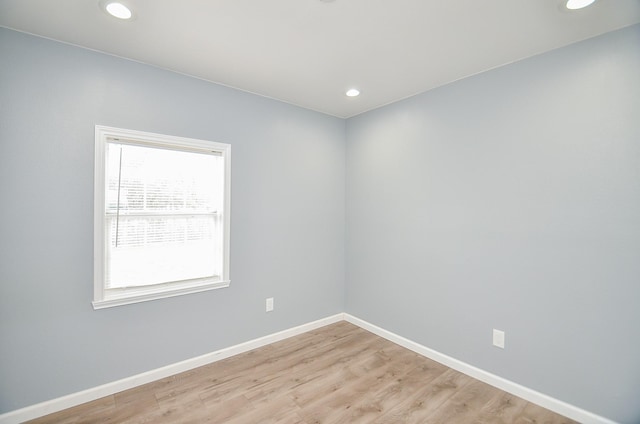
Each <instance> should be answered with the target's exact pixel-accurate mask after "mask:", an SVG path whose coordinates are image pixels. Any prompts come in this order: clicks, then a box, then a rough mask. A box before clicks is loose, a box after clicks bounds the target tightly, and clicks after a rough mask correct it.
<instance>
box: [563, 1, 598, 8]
mask: <svg viewBox="0 0 640 424" xmlns="http://www.w3.org/2000/svg"><path fill="white" fill-rule="evenodd" d="M594 1H596V0H567V9H571V10H575V9H582V8H583V7H587V6H589V5H590V4H591V3H593V2H594Z"/></svg>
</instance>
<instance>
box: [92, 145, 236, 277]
mask: <svg viewBox="0 0 640 424" xmlns="http://www.w3.org/2000/svg"><path fill="white" fill-rule="evenodd" d="M105 156H106V175H105V184H106V187H105V192H106V193H105V211H104V213H105V231H106V234H105V241H106V243H105V248H106V252H105V288H106V289H118V288H128V287H142V286H151V285H159V284H165V283H170V282H184V281H197V280H199V279H207V280H209V281H211V280H216V279H221V278H222V275H223V269H222V267H223V254H222V249H223V248H224V246H223V225H224V220H223V216H222V215H223V211H224V207H223V202H224V184H223V183H222V182H223V181H224V158H223V157H222V156H221V155H220V154H217V153H216V152H202V151H188V150H174V149H169V148H160V147H156V146H143V145H136V144H130V143H128V142H126V141H122V140H113V139H110V140H108V142H107V143H106V152H105Z"/></svg>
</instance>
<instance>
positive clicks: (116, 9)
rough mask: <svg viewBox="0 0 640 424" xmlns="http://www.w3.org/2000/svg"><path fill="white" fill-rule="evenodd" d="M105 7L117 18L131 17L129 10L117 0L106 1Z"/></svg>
mask: <svg viewBox="0 0 640 424" xmlns="http://www.w3.org/2000/svg"><path fill="white" fill-rule="evenodd" d="M105 9H106V10H107V12H109V14H110V15H111V16H115V17H116V18H119V19H131V10H129V8H128V7H127V6H125V5H124V4H122V3H118V2H115V1H114V2H110V3H107V5H106V6H105Z"/></svg>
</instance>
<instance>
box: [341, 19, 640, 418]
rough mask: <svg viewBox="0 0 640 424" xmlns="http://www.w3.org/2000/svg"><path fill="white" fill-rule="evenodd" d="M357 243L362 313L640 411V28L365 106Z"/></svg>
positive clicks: (600, 402) (447, 349)
mask: <svg viewBox="0 0 640 424" xmlns="http://www.w3.org/2000/svg"><path fill="white" fill-rule="evenodd" d="M346 253H347V299H346V305H347V312H349V313H351V314H354V315H356V316H358V317H360V318H362V319H365V320H367V321H370V322H372V323H374V324H377V325H379V326H381V327H383V328H385V329H388V330H390V331H393V332H395V333H397V334H400V335H402V336H405V337H407V338H409V339H412V340H414V341H417V342H419V343H421V344H423V345H426V346H428V347H430V348H433V349H435V350H437V351H440V352H442V353H444V354H447V355H450V356H452V357H454V358H458V359H460V360H462V361H465V362H467V363H469V364H472V365H475V366H477V367H479V368H482V369H484V370H487V371H489V372H492V373H494V374H497V375H499V376H502V377H505V378H507V379H509V380H512V381H514V382H517V383H520V384H522V385H524V386H527V387H530V388H533V389H535V390H538V391H540V392H543V393H546V394H548V395H550V396H553V397H555V398H558V399H561V400H564V401H567V402H569V403H571V404H574V405H577V406H579V407H582V408H584V409H586V410H589V411H593V412H595V413H597V414H601V415H604V416H606V417H609V418H612V419H615V420H618V421H620V422H625V423H638V422H640V406H639V405H640V404H639V400H640V305H639V301H640V26H638V25H636V26H634V27H631V28H627V29H624V30H621V31H618V32H614V33H609V34H608V35H605V36H602V37H599V38H595V39H591V40H587V41H585V42H582V43H579V44H575V45H572V46H569V47H566V48H562V49H559V50H556V51H552V52H549V53H547V54H543V55H540V56H537V57H533V58H530V59H527V60H524V61H521V62H518V63H515V64H511V65H509V66H505V67H502V68H499V69H495V70H492V71H489V72H486V73H483V74H480V75H476V76H474V77H471V78H467V79H464V80H461V81H458V82H455V83H453V84H450V85H447V86H444V87H441V88H438V89H436V90H432V91H430V92H427V93H424V94H422V95H419V96H415V97H413V98H410V99H407V100H405V101H402V102H399V103H395V104H392V105H390V106H387V107H384V108H381V109H378V110H375V111H372V112H369V113H366V114H363V115H360V116H358V117H355V118H352V119H349V120H348V121H347V248H346ZM493 328H497V329H501V330H504V331H506V349H504V350H500V349H498V348H495V347H492V345H491V333H492V329H493Z"/></svg>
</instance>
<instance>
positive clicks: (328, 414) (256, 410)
mask: <svg viewBox="0 0 640 424" xmlns="http://www.w3.org/2000/svg"><path fill="white" fill-rule="evenodd" d="M30 423H61V424H72V423H74V424H79V423H230V424H238V423H247V424H253V423H292V424H316V423H376V424H383V423H403V424H404V423H434V424H436V423H449V424H451V423H475V424H487V423H505V424H506V423H516V424H527V423H536V424H542V423H547V424H560V423H574V421H572V420H569V419H567V418H564V417H562V416H560V415H557V414H555V413H552V412H550V411H548V410H546V409H543V408H541V407H539V406H537V405H534V404H531V403H529V402H527V401H525V400H523V399H521V398H518V397H516V396H513V395H510V394H508V393H505V392H503V391H501V390H498V389H496V388H494V387H491V386H489V385H487V384H485V383H482V382H480V381H478V380H475V379H473V378H471V377H468V376H466V375H464V374H461V373H459V372H457V371H454V370H452V369H450V368H447V367H445V366H444V365H441V364H439V363H437V362H434V361H431V360H429V359H426V358H424V357H422V356H420V355H418V354H416V353H414V352H412V351H410V350H407V349H405V348H403V347H400V346H398V345H396V344H394V343H391V342H389V341H387V340H385V339H382V338H380V337H378V336H376V335H374V334H371V333H369V332H367V331H365V330H363V329H361V328H359V327H356V326H354V325H352V324H349V323H347V322H340V323H337V324H333V325H329V326H326V327H323V328H320V329H317V330H314V331H311V332H308V333H305V334H302V335H299V336H296V337H292V338H290V339H287V340H284V341H281V342H278V343H274V344H271V345H269V346H265V347H262V348H259V349H256V350H253V351H250V352H246V353H243V354H240V355H237V356H234V357H231V358H228V359H225V360H222V361H219V362H215V363H213V364H210V365H207V366H204V367H200V368H197V369H194V370H191V371H187V372H184V373H181V374H177V375H174V376H172V377H168V378H165V379H162V380H158V381H156V382H153V383H149V384H146V385H144V386H140V387H137V388H134V389H131V390H127V391H124V392H121V393H117V394H115V395H112V396H107V397H105V398H102V399H98V400H96V401H93V402H89V403H86V404H84V405H80V406H77V407H74V408H71V409H67V410H64V411H61V412H57V413H55V414H52V415H48V416H46V417H42V418H39V419H36V420H33V421H30Z"/></svg>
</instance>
